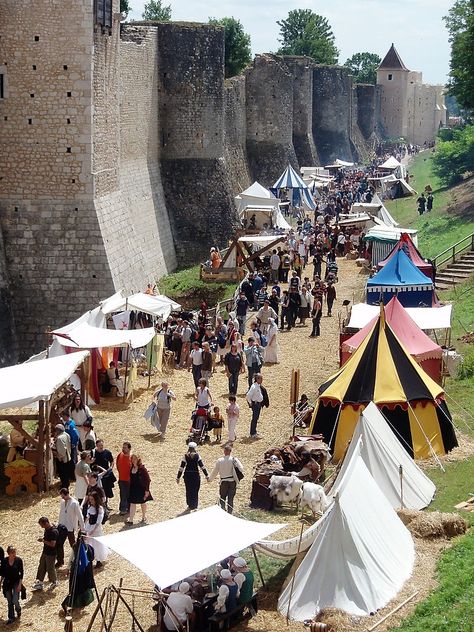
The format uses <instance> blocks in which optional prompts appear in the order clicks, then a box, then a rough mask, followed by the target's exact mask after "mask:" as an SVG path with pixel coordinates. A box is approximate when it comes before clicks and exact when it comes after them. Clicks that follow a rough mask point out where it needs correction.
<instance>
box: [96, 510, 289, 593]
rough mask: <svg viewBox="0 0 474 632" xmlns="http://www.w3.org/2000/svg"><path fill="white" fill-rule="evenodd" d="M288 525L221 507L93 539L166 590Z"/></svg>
mask: <svg viewBox="0 0 474 632" xmlns="http://www.w3.org/2000/svg"><path fill="white" fill-rule="evenodd" d="M285 526H286V525H285V524H276V523H262V522H253V521H250V520H243V519H241V518H236V517H235V516H232V515H231V514H229V513H227V512H226V511H223V510H222V509H221V508H220V507H218V506H217V505H215V506H213V507H208V508H207V509H201V510H200V511H196V512H195V513H192V514H188V515H185V516H179V517H178V518H174V519H173V520H166V521H163V522H157V523H156V524H152V525H148V526H146V527H141V528H140V529H131V530H129V531H119V532H118V533H112V534H110V535H106V536H102V537H100V538H92V539H91V545H92V546H94V540H96V539H97V540H98V541H99V542H101V543H102V544H104V545H105V546H107V547H108V548H109V549H112V550H113V551H115V552H116V553H118V554H119V555H121V556H122V557H123V558H125V559H126V560H128V561H129V562H131V563H132V564H133V565H134V566H136V567H137V568H138V569H140V570H141V571H142V572H143V573H145V575H148V577H149V578H150V579H151V580H152V581H153V582H154V583H155V584H156V585H157V586H159V587H160V588H166V587H167V586H171V585H172V584H174V583H175V582H178V581H180V580H182V579H185V578H186V577H189V576H190V575H192V574H193V573H197V572H198V571H201V570H204V569H206V568H209V566H212V565H213V564H216V563H217V562H219V561H220V560H223V559H224V558H226V557H228V556H229V555H231V554H232V553H235V552H236V551H242V550H243V549H245V548H246V547H248V546H250V545H252V544H253V543H254V542H256V541H257V540H261V539H262V538H265V537H267V536H268V535H270V534H271V533H274V532H275V531H278V530H279V529H281V528H282V527H285Z"/></svg>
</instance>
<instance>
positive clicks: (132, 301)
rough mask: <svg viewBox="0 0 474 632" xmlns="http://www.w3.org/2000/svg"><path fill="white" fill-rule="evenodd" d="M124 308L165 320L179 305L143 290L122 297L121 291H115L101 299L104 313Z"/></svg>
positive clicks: (119, 310) (178, 308)
mask: <svg viewBox="0 0 474 632" xmlns="http://www.w3.org/2000/svg"><path fill="white" fill-rule="evenodd" d="M125 309H130V310H134V311H137V312H143V313H144V314H150V315H151V316H158V317H161V318H163V320H166V318H168V316H169V315H170V314H171V312H172V311H176V310H180V309H181V305H180V304H179V303H176V301H173V299H171V298H168V297H167V296H164V295H162V294H158V295H155V296H153V295H151V294H145V293H143V292H138V293H137V294H133V295H132V296H128V297H124V296H122V293H121V292H117V293H116V294H114V295H113V296H110V297H109V298H108V299H105V301H101V310H102V313H104V314H112V313H113V312H122V311H123V310H125Z"/></svg>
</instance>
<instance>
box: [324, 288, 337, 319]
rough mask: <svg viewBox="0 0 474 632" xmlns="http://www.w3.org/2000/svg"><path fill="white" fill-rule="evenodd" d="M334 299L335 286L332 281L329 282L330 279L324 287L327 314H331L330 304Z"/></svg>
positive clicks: (331, 304)
mask: <svg viewBox="0 0 474 632" xmlns="http://www.w3.org/2000/svg"><path fill="white" fill-rule="evenodd" d="M335 300H336V287H335V285H334V283H331V281H328V285H327V288H326V303H327V306H328V316H332V306H333V304H334V301H335Z"/></svg>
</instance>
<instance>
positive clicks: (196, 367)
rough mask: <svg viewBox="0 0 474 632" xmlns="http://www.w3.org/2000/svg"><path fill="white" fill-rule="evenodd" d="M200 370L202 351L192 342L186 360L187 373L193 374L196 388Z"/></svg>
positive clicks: (197, 344)
mask: <svg viewBox="0 0 474 632" xmlns="http://www.w3.org/2000/svg"><path fill="white" fill-rule="evenodd" d="M201 369H202V349H201V347H200V346H199V342H193V344H192V350H191V353H190V354H189V359H188V371H191V370H192V372H193V380H194V386H195V387H196V388H197V385H198V383H199V380H200V378H201Z"/></svg>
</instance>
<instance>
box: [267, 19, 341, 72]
mask: <svg viewBox="0 0 474 632" xmlns="http://www.w3.org/2000/svg"><path fill="white" fill-rule="evenodd" d="M277 24H278V26H279V27H280V37H279V38H278V41H279V42H280V43H281V48H280V49H279V51H278V53H279V54H280V55H307V56H308V57H312V58H313V59H314V61H315V62H316V63H318V64H337V60H338V57H339V51H338V50H337V48H336V43H335V41H336V40H335V37H334V33H333V32H332V28H331V25H330V24H329V22H328V21H327V19H326V18H324V17H323V16H322V15H318V14H317V13H314V12H313V11H311V9H294V10H293V11H290V12H289V13H288V17H287V18H286V20H281V21H280V22H277Z"/></svg>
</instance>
